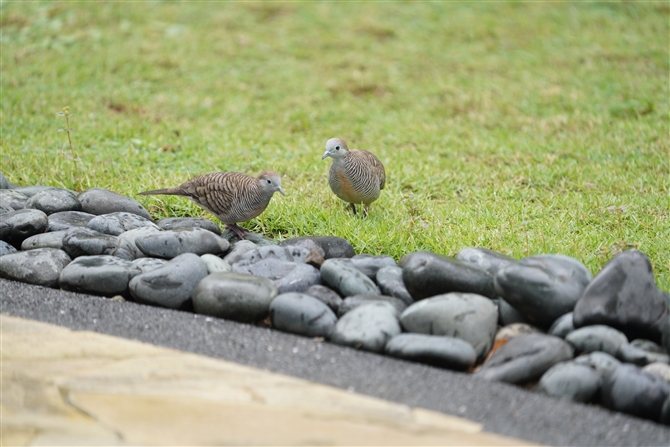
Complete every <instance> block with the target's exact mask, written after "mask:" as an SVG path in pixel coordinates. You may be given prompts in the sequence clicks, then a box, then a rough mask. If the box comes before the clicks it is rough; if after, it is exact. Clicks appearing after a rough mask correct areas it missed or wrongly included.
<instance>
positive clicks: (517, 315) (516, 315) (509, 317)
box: [497, 298, 533, 326]
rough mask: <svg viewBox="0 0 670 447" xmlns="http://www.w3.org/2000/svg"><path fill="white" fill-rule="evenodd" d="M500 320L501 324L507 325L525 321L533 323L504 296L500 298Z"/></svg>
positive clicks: (525, 322)
mask: <svg viewBox="0 0 670 447" xmlns="http://www.w3.org/2000/svg"><path fill="white" fill-rule="evenodd" d="M497 301H498V322H499V324H500V325H501V326H507V325H508V324H514V323H524V324H531V325H532V324H533V323H532V322H531V321H528V318H526V317H524V316H523V314H522V313H521V312H519V311H518V310H516V309H515V308H514V306H512V305H511V304H510V303H508V302H507V301H505V300H504V299H503V298H498V300H497Z"/></svg>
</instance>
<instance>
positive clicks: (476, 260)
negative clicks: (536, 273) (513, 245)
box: [456, 247, 516, 276]
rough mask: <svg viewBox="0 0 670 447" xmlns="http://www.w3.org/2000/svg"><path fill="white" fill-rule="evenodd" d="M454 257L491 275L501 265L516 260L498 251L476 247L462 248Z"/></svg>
mask: <svg viewBox="0 0 670 447" xmlns="http://www.w3.org/2000/svg"><path fill="white" fill-rule="evenodd" d="M456 259H458V260H459V261H461V262H465V263H466V264H471V265H474V266H475V267H479V268H480V269H482V270H486V271H487V272H489V274H491V275H492V276H495V275H496V273H498V270H500V269H501V268H502V267H505V266H507V265H509V264H512V263H514V262H516V259H514V258H510V257H509V256H507V255H504V254H502V253H500V252H497V251H494V250H489V249H488V248H478V247H469V248H464V249H462V250H461V251H459V252H458V254H457V255H456Z"/></svg>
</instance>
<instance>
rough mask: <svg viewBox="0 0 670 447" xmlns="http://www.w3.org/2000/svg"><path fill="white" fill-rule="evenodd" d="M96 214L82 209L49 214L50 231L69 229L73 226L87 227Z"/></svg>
mask: <svg viewBox="0 0 670 447" xmlns="http://www.w3.org/2000/svg"><path fill="white" fill-rule="evenodd" d="M94 217H95V215H93V214H89V213H83V212H81V211H61V212H60V213H53V214H50V215H49V231H62V230H69V229H70V228H72V227H82V228H87V227H88V223H89V222H90V221H91V219H93V218H94Z"/></svg>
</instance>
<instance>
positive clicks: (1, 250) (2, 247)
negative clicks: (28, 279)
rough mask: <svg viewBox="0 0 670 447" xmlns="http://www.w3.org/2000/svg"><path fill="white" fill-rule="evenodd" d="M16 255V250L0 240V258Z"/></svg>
mask: <svg viewBox="0 0 670 447" xmlns="http://www.w3.org/2000/svg"><path fill="white" fill-rule="evenodd" d="M10 253H16V248H14V246H13V245H12V244H10V243H8V242H5V241H2V240H0V256H4V255H8V254H10Z"/></svg>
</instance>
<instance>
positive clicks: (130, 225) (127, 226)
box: [87, 211, 159, 236]
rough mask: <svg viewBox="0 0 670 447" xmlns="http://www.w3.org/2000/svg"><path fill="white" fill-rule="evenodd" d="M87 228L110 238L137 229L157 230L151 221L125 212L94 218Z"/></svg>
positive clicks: (156, 226)
mask: <svg viewBox="0 0 670 447" xmlns="http://www.w3.org/2000/svg"><path fill="white" fill-rule="evenodd" d="M87 227H88V228H90V229H91V230H95V231H99V232H101V233H105V234H111V235H112V236H118V235H120V234H121V233H125V232H126V231H130V230H136V229H138V228H146V227H148V228H154V229H156V230H159V228H158V225H156V224H155V223H153V221H152V220H150V219H146V218H144V217H141V216H138V215H137V214H133V213H127V212H125V211H118V212H114V213H109V214H101V215H99V216H96V217H94V218H93V219H91V220H90V221H89V222H88V225H87Z"/></svg>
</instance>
